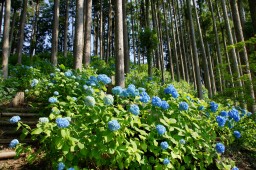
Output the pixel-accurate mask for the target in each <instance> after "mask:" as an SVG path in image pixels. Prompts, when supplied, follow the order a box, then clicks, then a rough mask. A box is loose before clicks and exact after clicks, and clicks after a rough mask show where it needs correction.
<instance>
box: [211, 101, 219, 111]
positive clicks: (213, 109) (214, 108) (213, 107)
mask: <svg viewBox="0 0 256 170" xmlns="http://www.w3.org/2000/svg"><path fill="white" fill-rule="evenodd" d="M210 109H211V111H212V112H216V111H217V110H218V104H217V103H215V102H210Z"/></svg>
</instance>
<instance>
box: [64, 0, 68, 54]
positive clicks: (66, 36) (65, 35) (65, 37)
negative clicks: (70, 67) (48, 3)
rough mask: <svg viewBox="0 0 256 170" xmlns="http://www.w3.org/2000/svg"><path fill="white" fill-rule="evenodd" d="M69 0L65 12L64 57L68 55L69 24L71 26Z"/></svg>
mask: <svg viewBox="0 0 256 170" xmlns="http://www.w3.org/2000/svg"><path fill="white" fill-rule="evenodd" d="M68 21H69V0H67V1H66V14H65V26H64V57H67V53H68V26H69V22H68Z"/></svg>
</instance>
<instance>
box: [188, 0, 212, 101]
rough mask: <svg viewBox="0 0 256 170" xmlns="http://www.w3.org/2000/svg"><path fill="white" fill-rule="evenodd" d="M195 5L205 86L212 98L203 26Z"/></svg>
mask: <svg viewBox="0 0 256 170" xmlns="http://www.w3.org/2000/svg"><path fill="white" fill-rule="evenodd" d="M193 4H194V10H195V18H196V25H197V29H198V30H197V31H198V35H199V42H200V46H201V52H202V57H203V68H204V81H205V86H206V88H207V89H208V95H209V98H212V90H211V82H210V76H209V68H208V62H207V56H206V52H205V47H204V40H203V35H202V30H201V26H200V23H199V17H198V13H197V9H196V2H195V0H193Z"/></svg>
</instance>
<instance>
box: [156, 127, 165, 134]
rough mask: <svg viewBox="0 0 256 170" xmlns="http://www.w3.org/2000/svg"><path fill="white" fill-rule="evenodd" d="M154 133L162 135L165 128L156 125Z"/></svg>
mask: <svg viewBox="0 0 256 170" xmlns="http://www.w3.org/2000/svg"><path fill="white" fill-rule="evenodd" d="M156 131H157V133H158V134H159V135H163V134H164V133H165V132H166V128H165V127H164V126H163V125H157V126H156Z"/></svg>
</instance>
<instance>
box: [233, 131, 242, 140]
mask: <svg viewBox="0 0 256 170" xmlns="http://www.w3.org/2000/svg"><path fill="white" fill-rule="evenodd" d="M234 135H235V137H236V138H237V139H238V138H240V137H241V134H240V132H239V131H237V130H235V131H234Z"/></svg>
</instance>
